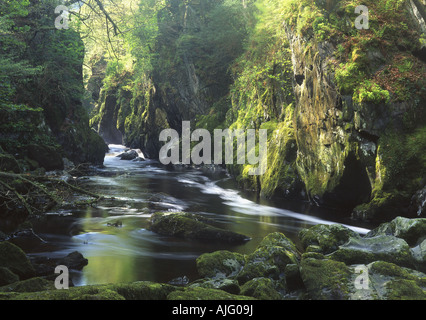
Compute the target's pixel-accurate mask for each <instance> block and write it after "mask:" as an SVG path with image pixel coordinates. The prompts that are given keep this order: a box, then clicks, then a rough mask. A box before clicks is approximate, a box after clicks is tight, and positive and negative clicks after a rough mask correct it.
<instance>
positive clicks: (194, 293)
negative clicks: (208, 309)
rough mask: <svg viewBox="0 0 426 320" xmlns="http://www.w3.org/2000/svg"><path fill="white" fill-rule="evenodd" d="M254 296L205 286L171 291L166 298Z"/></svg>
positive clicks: (196, 298)
mask: <svg viewBox="0 0 426 320" xmlns="http://www.w3.org/2000/svg"><path fill="white" fill-rule="evenodd" d="M253 299H254V298H252V297H248V296H243V295H234V294H230V293H228V292H225V291H222V290H217V289H207V288H201V287H196V288H185V290H183V291H173V292H172V293H170V294H169V295H168V297H167V300H253Z"/></svg>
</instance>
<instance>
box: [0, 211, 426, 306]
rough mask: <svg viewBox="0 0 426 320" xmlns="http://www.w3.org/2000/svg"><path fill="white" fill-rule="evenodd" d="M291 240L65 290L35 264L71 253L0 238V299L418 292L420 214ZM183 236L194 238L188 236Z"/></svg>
mask: <svg viewBox="0 0 426 320" xmlns="http://www.w3.org/2000/svg"><path fill="white" fill-rule="evenodd" d="M173 215H176V216H175V217H174V219H170V220H169V221H170V224H169V225H168V226H169V227H175V226H176V221H177V218H182V216H183V217H185V219H191V218H192V219H196V217H194V216H193V215H185V214H182V213H175V214H169V215H168V216H169V217H173ZM159 217H162V218H163V220H162V230H163V233H166V231H165V230H167V223H166V221H165V220H164V215H162V214H161V213H158V214H156V215H155V216H154V218H155V219H153V226H154V225H155V223H158V218H159ZM194 221H195V220H194ZM198 222H199V221H198ZM188 225H192V224H191V223H189V224H188ZM180 227H182V226H180ZM154 229H155V227H154ZM181 234H185V233H184V232H183V231H182V233H181ZM171 236H176V234H175V235H171ZM299 239H300V243H301V247H297V246H296V245H295V244H294V243H293V242H292V241H291V240H290V239H289V238H287V237H286V236H285V235H284V234H283V233H280V232H274V233H270V234H269V235H267V236H266V237H265V238H264V239H263V240H262V241H261V242H260V244H259V245H258V247H257V248H256V250H254V251H253V252H252V253H250V254H240V253H236V252H231V251H227V250H220V251H215V252H210V253H205V254H202V255H200V256H199V257H198V258H197V259H196V261H195V263H196V267H197V270H198V273H199V276H200V277H199V279H198V280H196V281H193V282H190V283H187V282H185V281H182V282H180V283H179V281H174V282H173V284H171V283H155V282H149V281H138V282H133V283H122V284H120V283H118V284H104V285H92V286H82V287H70V288H69V289H68V290H57V289H55V287H54V283H53V280H54V277H52V275H46V273H44V274H43V272H42V271H46V270H48V269H49V267H48V266H49V265H50V264H51V263H62V264H65V265H68V266H69V267H70V268H82V267H84V265H85V260H84V257H82V256H81V255H79V254H78V253H73V254H72V255H71V256H69V257H66V258H64V259H60V261H50V262H47V261H42V260H39V261H35V260H33V259H32V260H31V259H29V258H28V257H27V255H26V254H25V253H24V251H23V250H22V249H21V248H19V247H18V246H17V245H15V244H12V243H11V242H9V241H3V242H0V284H1V285H2V286H1V287H0V299H3V300H9V299H10V300H16V299H18V300H27V299H30V300H39V299H42V300H45V299H47V300H52V299H60V300H68V299H77V300H80V299H81V300H85V299H98V300H108V299H112V300H123V299H125V300H222V299H224V300H234V299H237V300H246V299H259V300H288V299H291V300H336V299H337V300H359V299H361V300H400V299H408V300H414V299H420V300H423V299H426V274H425V273H424V272H426V219H424V218H417V219H408V218H403V217H397V218H395V219H394V220H392V221H390V222H387V223H383V224H381V225H380V226H379V227H377V228H376V229H374V230H372V231H371V232H369V233H368V234H366V235H363V236H361V235H359V234H358V233H356V232H354V231H352V230H350V229H348V228H347V227H345V226H343V225H340V224H332V225H324V224H318V225H315V226H313V227H310V228H307V229H303V230H301V231H300V233H299ZM188 241H195V240H193V239H189V238H188ZM197 241H198V240H197ZM41 266H44V268H42V267H41Z"/></svg>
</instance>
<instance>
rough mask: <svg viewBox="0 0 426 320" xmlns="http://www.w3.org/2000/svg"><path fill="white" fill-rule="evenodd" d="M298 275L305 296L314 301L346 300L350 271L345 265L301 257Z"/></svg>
mask: <svg viewBox="0 0 426 320" xmlns="http://www.w3.org/2000/svg"><path fill="white" fill-rule="evenodd" d="M300 274H301V277H302V280H303V284H304V286H305V287H306V290H307V294H308V295H309V297H310V298H311V299H314V300H347V299H348V298H349V297H350V295H349V290H350V279H351V275H352V273H351V271H350V269H349V267H348V266H346V264H344V263H343V262H340V261H334V260H329V259H314V258H310V257H305V256H302V261H301V263H300Z"/></svg>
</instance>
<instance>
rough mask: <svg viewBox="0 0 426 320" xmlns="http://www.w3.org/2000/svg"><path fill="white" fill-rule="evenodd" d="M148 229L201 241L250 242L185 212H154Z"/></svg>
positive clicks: (245, 237)
mask: <svg viewBox="0 0 426 320" xmlns="http://www.w3.org/2000/svg"><path fill="white" fill-rule="evenodd" d="M149 229H150V230H151V231H153V232H156V233H159V234H162V235H167V236H175V237H179V238H184V239H193V240H195V239H196V240H201V241H217V242H226V243H244V242H246V241H248V240H250V238H249V237H247V236H245V235H242V234H239V233H235V232H232V231H228V230H224V229H220V228H217V227H215V226H213V225H211V222H210V221H208V220H207V219H205V218H204V217H202V216H200V215H195V214H191V213H186V212H156V213H154V214H153V215H152V217H151V225H150V227H149Z"/></svg>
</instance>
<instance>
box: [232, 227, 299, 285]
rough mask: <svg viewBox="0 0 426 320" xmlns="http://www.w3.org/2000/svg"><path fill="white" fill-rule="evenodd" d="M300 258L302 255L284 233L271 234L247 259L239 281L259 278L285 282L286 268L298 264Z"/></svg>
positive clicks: (242, 282)
mask: <svg viewBox="0 0 426 320" xmlns="http://www.w3.org/2000/svg"><path fill="white" fill-rule="evenodd" d="M299 258H300V254H299V252H298V251H297V248H296V246H295V245H294V243H293V242H292V241H291V240H290V239H288V238H287V237H286V236H285V235H284V234H282V233H278V232H275V233H271V234H269V235H267V236H266V237H265V238H264V239H263V240H262V241H261V243H260V244H259V246H258V247H257V249H256V250H255V251H254V252H253V253H251V254H249V255H248V256H247V257H246V263H245V265H244V267H243V269H242V270H241V272H240V273H239V274H238V275H237V279H238V281H239V283H240V284H244V283H246V282H247V281H249V280H251V279H253V278H259V277H269V278H271V279H274V280H281V281H284V282H285V275H284V270H285V267H286V266H287V265H288V264H298V263H299Z"/></svg>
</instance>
